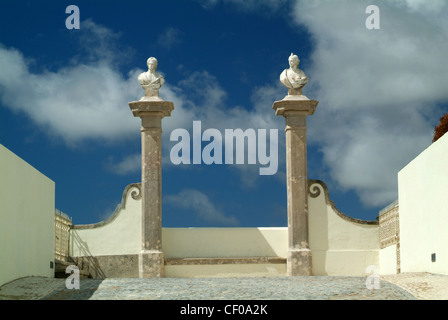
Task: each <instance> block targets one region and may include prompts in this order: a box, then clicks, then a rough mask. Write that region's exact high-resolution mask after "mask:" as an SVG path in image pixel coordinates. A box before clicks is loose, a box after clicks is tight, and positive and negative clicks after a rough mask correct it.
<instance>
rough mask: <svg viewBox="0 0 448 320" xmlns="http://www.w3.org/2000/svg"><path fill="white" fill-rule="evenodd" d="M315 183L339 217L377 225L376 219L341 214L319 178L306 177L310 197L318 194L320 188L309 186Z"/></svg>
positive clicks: (315, 196) (354, 221)
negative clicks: (362, 218) (356, 217)
mask: <svg viewBox="0 0 448 320" xmlns="http://www.w3.org/2000/svg"><path fill="white" fill-rule="evenodd" d="M315 184H319V185H320V186H321V187H322V189H323V190H324V194H325V202H326V204H327V205H330V206H331V208H332V209H333V211H334V212H336V214H337V215H338V216H339V217H341V218H342V219H344V220H347V221H350V222H353V223H358V224H364V225H378V221H377V220H361V219H355V218H352V217H349V216H347V215H345V214H343V213H342V212H341V211H339V209H338V208H336V205H335V204H334V202H333V201H332V200H330V195H329V192H328V188H327V186H326V184H325V183H324V182H323V181H321V180H312V179H308V194H309V196H310V197H311V198H317V197H319V195H320V193H321V192H320V189H319V188H318V187H317V186H314V187H313V188H311V187H312V186H313V185H315Z"/></svg>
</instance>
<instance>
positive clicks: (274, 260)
mask: <svg viewBox="0 0 448 320" xmlns="http://www.w3.org/2000/svg"><path fill="white" fill-rule="evenodd" d="M284 263H286V258H280V257H231V258H165V265H213V264H284Z"/></svg>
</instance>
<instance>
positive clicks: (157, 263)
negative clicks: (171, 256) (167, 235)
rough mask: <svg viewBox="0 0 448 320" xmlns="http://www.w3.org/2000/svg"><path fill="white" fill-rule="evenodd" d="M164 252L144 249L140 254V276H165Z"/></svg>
mask: <svg viewBox="0 0 448 320" xmlns="http://www.w3.org/2000/svg"><path fill="white" fill-rule="evenodd" d="M164 260H165V259H164V254H163V252H161V251H142V252H140V254H139V255H138V271H139V277H140V278H163V276H164V265H165V261H164Z"/></svg>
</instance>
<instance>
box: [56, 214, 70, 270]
mask: <svg viewBox="0 0 448 320" xmlns="http://www.w3.org/2000/svg"><path fill="white" fill-rule="evenodd" d="M71 225H72V221H71V219H70V218H69V217H68V216H67V215H66V214H64V213H62V212H61V211H59V210H56V211H55V215H54V227H55V243H54V257H55V259H56V260H60V261H67V260H68V255H69V241H70V227H71Z"/></svg>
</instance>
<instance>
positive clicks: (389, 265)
mask: <svg viewBox="0 0 448 320" xmlns="http://www.w3.org/2000/svg"><path fill="white" fill-rule="evenodd" d="M379 259H380V274H396V273H397V245H396V244H394V245H391V246H388V247H386V248H383V249H381V250H380V257H379Z"/></svg>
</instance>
